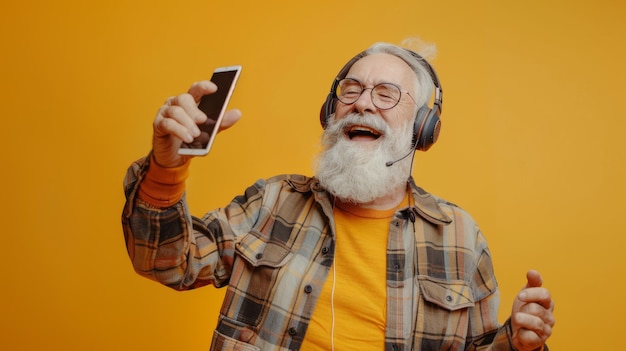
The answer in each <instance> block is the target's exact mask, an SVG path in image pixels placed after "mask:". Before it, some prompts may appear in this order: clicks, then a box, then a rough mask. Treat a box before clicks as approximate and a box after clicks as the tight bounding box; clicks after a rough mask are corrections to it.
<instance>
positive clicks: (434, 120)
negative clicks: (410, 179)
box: [320, 49, 443, 151]
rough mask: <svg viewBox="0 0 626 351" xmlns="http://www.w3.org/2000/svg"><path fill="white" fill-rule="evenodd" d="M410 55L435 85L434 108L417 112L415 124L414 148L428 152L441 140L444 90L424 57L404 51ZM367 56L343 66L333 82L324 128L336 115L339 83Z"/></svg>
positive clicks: (323, 115)
mask: <svg viewBox="0 0 626 351" xmlns="http://www.w3.org/2000/svg"><path fill="white" fill-rule="evenodd" d="M404 50H406V51H407V52H408V53H410V54H411V56H413V57H414V58H415V59H417V61H419V62H420V63H421V64H422V66H424V68H426V71H428V73H429V74H430V76H431V78H432V80H433V84H434V85H435V101H434V102H433V108H432V109H431V108H429V107H428V106H427V105H424V106H421V107H420V108H419V109H418V110H417V114H416V116H415V123H414V124H413V147H414V148H415V149H417V150H421V151H426V150H428V149H429V148H430V147H431V146H432V145H433V144H434V143H435V142H436V141H437V139H438V138H439V131H440V129H441V119H440V116H441V105H442V104H443V100H442V99H443V90H442V89H441V83H440V82H439V78H438V77H437V73H435V70H434V69H433V67H432V66H431V65H430V64H429V63H428V61H426V60H425V59H424V58H423V57H422V56H420V55H418V54H417V53H415V52H413V51H411V50H408V49H404ZM365 56H366V51H363V52H361V53H359V54H358V55H356V56H354V57H353V58H352V59H351V60H350V61H348V63H347V64H346V65H345V66H343V68H342V69H341V71H339V74H338V75H337V78H335V81H334V82H333V85H332V86H331V87H330V93H328V97H327V98H326V102H324V105H322V110H321V111H320V123H321V124H322V128H324V129H326V125H327V123H328V119H329V118H330V116H331V115H332V114H333V113H335V105H336V103H337V96H336V95H335V91H336V89H337V84H339V81H340V80H342V79H344V78H345V77H346V75H347V74H348V72H349V71H350V68H351V67H352V65H354V63H355V62H357V61H358V60H360V59H362V58H363V57H365Z"/></svg>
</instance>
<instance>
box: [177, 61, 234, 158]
mask: <svg viewBox="0 0 626 351" xmlns="http://www.w3.org/2000/svg"><path fill="white" fill-rule="evenodd" d="M240 73H241V66H227V67H219V68H216V69H215V71H213V76H212V77H211V81H212V82H213V83H215V85H217V91H216V92H215V93H213V94H208V95H204V96H203V97H202V98H201V99H200V103H198V108H199V109H200V110H201V111H202V112H204V113H205V114H206V116H207V117H208V118H207V120H206V122H205V123H203V124H200V125H199V126H198V127H200V132H201V133H200V136H199V137H197V138H195V139H194V141H193V142H191V143H182V145H181V146H180V149H178V153H179V154H180V155H194V156H204V155H206V154H208V153H209V150H210V149H211V145H213V141H214V140H215V136H216V135H217V132H218V130H219V126H220V123H221V122H222V118H223V117H224V112H226V106H227V105H228V101H229V100H230V97H231V96H232V95H233V91H234V89H235V84H237V79H238V78H239V74H240Z"/></svg>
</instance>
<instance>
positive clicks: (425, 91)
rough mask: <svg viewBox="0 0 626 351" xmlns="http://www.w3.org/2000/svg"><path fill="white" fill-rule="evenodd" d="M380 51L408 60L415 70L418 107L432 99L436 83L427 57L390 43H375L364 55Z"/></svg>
mask: <svg viewBox="0 0 626 351" xmlns="http://www.w3.org/2000/svg"><path fill="white" fill-rule="evenodd" d="M379 53H383V54H389V55H393V56H396V57H398V58H400V59H402V60H403V61H404V62H406V63H407V64H408V65H409V67H411V69H412V70H413V72H415V76H416V77H417V83H416V86H415V94H416V95H417V96H414V98H415V103H416V104H417V106H418V107H422V106H424V105H426V104H427V103H428V101H430V99H431V98H432V94H433V91H434V89H435V84H434V82H433V78H432V76H431V73H430V72H429V70H428V69H427V68H426V66H430V64H429V63H428V62H427V61H426V59H424V58H423V57H419V56H415V55H413V54H412V53H411V51H410V50H409V49H405V48H403V47H401V46H398V45H394V44H389V43H375V44H373V45H372V46H370V47H369V48H368V49H367V50H365V52H364V56H368V55H372V54H379Z"/></svg>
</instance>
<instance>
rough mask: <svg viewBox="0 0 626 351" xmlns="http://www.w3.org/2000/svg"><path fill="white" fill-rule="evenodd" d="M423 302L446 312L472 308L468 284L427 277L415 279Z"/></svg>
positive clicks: (460, 281) (472, 299)
mask: <svg viewBox="0 0 626 351" xmlns="http://www.w3.org/2000/svg"><path fill="white" fill-rule="evenodd" d="M417 280H418V284H419V288H420V292H421V293H422V296H423V297H424V300H426V301H428V302H430V303H433V304H435V305H437V306H439V307H441V308H443V309H446V310H448V311H456V310H459V309H462V308H467V307H471V306H474V296H473V294H472V290H471V289H470V286H469V284H467V283H466V282H465V281H462V280H442V279H436V278H432V277H428V276H418V277H417Z"/></svg>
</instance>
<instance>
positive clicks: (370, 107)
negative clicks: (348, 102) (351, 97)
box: [353, 88, 376, 114]
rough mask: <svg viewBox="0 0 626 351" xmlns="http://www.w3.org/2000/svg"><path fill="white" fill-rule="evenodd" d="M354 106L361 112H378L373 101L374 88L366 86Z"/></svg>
mask: <svg viewBox="0 0 626 351" xmlns="http://www.w3.org/2000/svg"><path fill="white" fill-rule="evenodd" d="M353 106H354V110H355V111H356V112H358V113H359V114H364V113H376V105H374V102H373V101H372V88H364V89H363V91H362V92H361V95H360V96H359V98H358V99H357V100H356V101H355V102H354V104H353Z"/></svg>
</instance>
